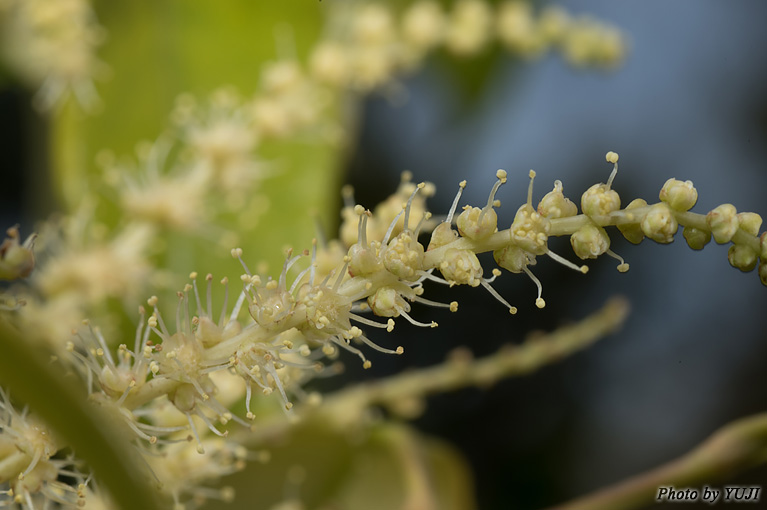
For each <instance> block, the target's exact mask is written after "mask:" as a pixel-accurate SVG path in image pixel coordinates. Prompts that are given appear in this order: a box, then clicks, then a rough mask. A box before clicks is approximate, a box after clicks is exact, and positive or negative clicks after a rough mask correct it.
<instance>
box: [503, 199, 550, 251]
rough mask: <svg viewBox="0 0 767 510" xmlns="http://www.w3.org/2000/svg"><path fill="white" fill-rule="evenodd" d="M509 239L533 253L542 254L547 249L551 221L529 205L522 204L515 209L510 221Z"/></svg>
mask: <svg viewBox="0 0 767 510" xmlns="http://www.w3.org/2000/svg"><path fill="white" fill-rule="evenodd" d="M510 230H511V241H512V242H513V243H514V244H516V245H517V246H519V247H520V248H522V249H523V250H525V251H526V252H529V253H532V254H533V255H543V254H544V253H546V251H547V249H548V248H547V246H546V243H547V242H548V239H549V231H550V230H551V223H550V222H549V220H548V219H547V218H545V217H544V216H541V215H540V214H538V213H537V212H535V210H534V209H533V208H532V206H530V205H529V204H524V205H522V206H520V208H519V209H518V210H517V214H516V215H515V216H514V221H513V222H512V223H511V229H510Z"/></svg>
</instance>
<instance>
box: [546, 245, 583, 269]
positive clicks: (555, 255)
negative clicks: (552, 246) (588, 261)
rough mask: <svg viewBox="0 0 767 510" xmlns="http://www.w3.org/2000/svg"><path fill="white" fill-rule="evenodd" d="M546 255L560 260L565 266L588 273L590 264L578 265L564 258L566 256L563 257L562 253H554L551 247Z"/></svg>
mask: <svg viewBox="0 0 767 510" xmlns="http://www.w3.org/2000/svg"><path fill="white" fill-rule="evenodd" d="M546 255H548V256H549V257H551V259H553V260H554V261H555V262H559V263H560V264H562V265H563V266H565V267H569V268H570V269H573V270H575V271H578V272H579V273H583V274H586V273H588V272H589V266H587V265H585V264H584V265H582V266H576V265H575V264H573V263H572V262H570V261H569V260H567V259H566V258H564V257H562V256H560V255H557V254H556V253H554V252H553V251H551V250H549V249H547V250H546Z"/></svg>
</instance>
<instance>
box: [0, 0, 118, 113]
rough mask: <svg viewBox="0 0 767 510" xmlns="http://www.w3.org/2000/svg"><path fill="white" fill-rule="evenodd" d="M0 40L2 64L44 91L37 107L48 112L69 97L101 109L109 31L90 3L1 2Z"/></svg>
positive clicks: (70, 0)
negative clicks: (102, 52) (102, 53)
mask: <svg viewBox="0 0 767 510" xmlns="http://www.w3.org/2000/svg"><path fill="white" fill-rule="evenodd" d="M0 34H2V35H1V36H0V51H2V56H3V59H4V60H5V61H6V62H7V63H8V65H9V66H10V67H11V68H12V69H14V70H15V71H16V72H18V73H19V75H20V76H21V77H23V78H24V79H25V80H27V81H28V82H29V83H30V84H31V85H32V86H34V87H37V88H38V89H39V90H38V93H37V97H36V98H35V103H36V106H38V107H39V108H41V109H49V108H51V107H52V106H54V105H55V104H57V103H58V102H59V101H60V100H61V99H62V98H63V97H64V96H65V95H66V94H67V93H68V92H70V91H71V92H72V93H74V95H75V97H76V98H77V100H78V101H79V102H80V104H82V105H83V106H84V107H85V108H93V107H95V106H96V105H97V104H98V95H97V94H96V90H95V88H94V85H93V79H94V78H95V77H97V76H98V75H99V74H103V73H104V64H103V63H101V62H100V61H99V60H98V58H97V57H96V49H97V48H98V47H99V46H100V45H101V43H102V42H103V40H104V29H103V28H102V27H101V26H100V25H99V24H98V21H97V20H96V17H95V15H94V13H93V10H92V8H91V6H90V3H89V2H88V1H87V0H3V1H0Z"/></svg>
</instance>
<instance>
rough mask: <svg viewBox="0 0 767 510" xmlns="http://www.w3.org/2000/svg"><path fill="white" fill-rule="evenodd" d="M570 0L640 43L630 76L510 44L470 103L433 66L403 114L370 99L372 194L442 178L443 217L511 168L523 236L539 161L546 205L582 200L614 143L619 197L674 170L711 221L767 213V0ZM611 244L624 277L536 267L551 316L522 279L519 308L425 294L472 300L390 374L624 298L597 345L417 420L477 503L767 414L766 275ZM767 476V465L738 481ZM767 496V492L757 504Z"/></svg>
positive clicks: (366, 138) (538, 499)
mask: <svg viewBox="0 0 767 510" xmlns="http://www.w3.org/2000/svg"><path fill="white" fill-rule="evenodd" d="M567 8H568V9H570V10H571V11H572V12H588V13H593V14H595V15H598V16H600V17H601V18H602V19H606V20H609V21H611V22H613V23H615V24H616V25H617V26H619V27H621V28H622V29H623V30H625V32H626V33H627V34H628V36H629V38H630V46H631V50H630V53H629V56H628V58H627V60H626V62H625V64H624V65H623V66H622V67H621V68H619V69H618V70H616V71H615V72H605V73H599V72H593V71H586V72H583V71H578V70H574V69H572V68H570V67H568V66H567V65H566V64H564V63H563V62H562V60H561V59H560V58H558V57H555V56H550V57H548V58H546V59H544V60H543V61H541V62H533V63H531V64H526V63H524V62H523V63H520V62H518V61H514V62H512V61H510V60H509V59H507V58H506V57H505V56H504V55H502V54H500V53H499V54H498V55H497V58H495V59H494V65H493V66H492V69H491V70H490V71H489V72H488V75H487V76H486V78H485V81H484V85H483V87H482V88H481V90H480V91H479V92H475V91H467V90H465V89H461V88H459V87H458V86H456V80H454V79H453V76H454V73H455V72H456V70H455V68H453V67H450V66H449V65H446V64H445V63H444V62H442V61H440V60H438V59H434V60H432V61H430V65H429V66H428V67H427V68H426V69H425V70H423V72H421V73H419V74H418V75H417V76H415V77H413V78H412V79H411V80H409V81H408V82H407V85H408V93H409V100H408V101H407V102H405V103H404V104H402V105H398V106H393V105H392V104H391V102H389V101H387V100H386V99H384V98H376V97H373V98H370V99H369V100H368V101H367V103H366V109H365V117H364V118H365V122H364V125H363V128H362V131H361V135H360V142H359V144H358V146H357V150H356V153H355V156H354V158H353V161H352V164H351V168H350V173H349V179H348V181H349V182H350V183H352V184H353V185H354V187H355V191H356V198H357V200H358V201H359V202H360V203H362V204H365V205H367V206H368V207H370V206H372V205H373V204H376V203H378V202H379V201H380V200H381V199H383V198H384V196H385V195H386V194H387V193H388V191H389V190H392V189H394V188H395V186H396V184H397V182H398V179H399V173H400V172H401V171H402V170H405V169H409V170H412V171H413V172H414V174H415V179H416V180H427V181H432V182H434V183H436V184H437V185H438V193H437V196H436V197H434V198H433V199H432V201H431V210H432V211H438V212H443V211H446V210H447V209H448V208H449V207H450V203H451V202H452V199H453V197H454V193H455V191H456V190H457V183H458V182H459V181H461V180H462V179H467V180H468V185H467V187H466V190H465V192H464V195H463V198H462V201H461V204H462V205H463V204H464V203H471V204H473V205H476V204H482V203H484V202H485V201H486V200H487V198H486V197H487V193H488V191H489V190H490V188H491V187H492V185H493V182H494V181H495V170H496V169H497V168H503V169H505V170H507V171H508V172H509V182H508V183H507V184H506V185H504V186H502V187H501V190H500V191H499V193H498V198H499V199H500V200H501V202H502V207H501V208H500V209H499V210H498V217H499V228H500V226H506V227H508V225H509V224H510V223H511V220H512V219H513V217H514V213H515V212H516V208H517V207H518V206H519V205H520V204H521V203H522V202H523V201H524V200H525V196H526V192H527V183H528V180H527V171H528V170H529V169H531V168H532V169H535V171H536V172H537V178H536V181H535V200H536V201H537V200H540V198H541V197H542V196H543V194H545V193H547V192H548V191H550V190H551V188H552V186H553V181H554V180H555V179H560V180H561V181H562V182H563V183H564V191H565V195H566V196H568V197H570V198H571V199H573V200H574V201H576V203H578V202H579V199H580V194H581V193H582V192H583V191H584V190H586V189H587V188H588V187H589V186H591V185H592V184H594V183H597V182H605V179H606V178H607V176H608V175H609V172H610V169H611V168H610V167H611V165H609V164H607V163H605V161H604V154H605V152H607V151H608V150H613V151H616V152H618V153H619V154H620V163H619V167H620V168H619V171H618V176H617V178H616V180H615V184H614V189H616V190H617V191H618V192H619V193H620V195H621V199H622V201H623V203H624V204H627V203H628V202H630V201H631V200H633V199H634V198H640V197H641V198H644V199H646V200H648V201H652V200H657V197H658V192H659V191H660V188H661V187H662V185H663V183H664V182H665V181H666V179H668V178H670V177H675V178H677V179H681V180H688V179H689V180H692V181H693V182H694V183H695V186H696V187H697V189H698V192H699V200H698V204H697V205H696V207H695V208H694V210H695V211H697V212H705V211H707V210H710V209H712V208H713V207H716V206H717V205H719V204H721V203H727V202H730V203H733V204H734V205H735V206H736V207H737V208H738V210H739V211H755V212H758V213H759V214H761V215H762V216H763V217H767V209H765V207H766V206H767V195H765V190H767V165H766V164H765V161H767V95H766V94H765V90H767V87H766V86H765V85H766V84H767V32H765V31H764V29H763V20H764V19H767V4H765V3H763V2H759V1H749V2H742V3H738V4H737V7H736V6H735V5H734V4H726V3H723V2H716V1H698V0H687V1H679V2H672V3H666V2H653V1H651V2H603V1H587V0H577V1H573V2H568V3H567ZM611 238H612V249H613V251H615V252H617V253H619V254H620V255H622V256H624V257H625V258H626V260H627V262H629V263H630V264H631V269H630V271H629V272H628V273H625V274H620V273H618V272H617V271H616V269H615V266H616V264H617V263H616V262H615V261H613V260H611V259H608V258H604V257H603V258H601V259H600V260H598V261H595V262H591V263H589V266H590V271H589V274H588V275H587V276H583V275H580V274H575V273H573V272H572V271H570V270H568V269H566V268H564V267H562V266H560V265H558V264H556V263H554V262H553V261H551V260H548V259H547V258H546V257H538V265H537V266H536V267H534V268H533V271H534V273H535V274H536V275H537V276H538V277H539V278H540V280H541V281H542V282H543V289H544V298H545V299H546V302H547V306H546V308H545V309H544V310H538V309H536V308H535V306H534V300H535V286H534V284H533V283H532V282H531V281H529V280H528V278H527V277H525V276H524V275H512V274H508V273H506V274H504V275H503V276H502V277H500V278H499V279H498V280H496V282H495V283H494V287H495V288H496V289H497V290H498V291H499V292H500V293H501V295H503V296H504V297H506V298H507V299H508V301H509V302H511V303H512V304H513V305H515V306H517V307H519V310H520V311H519V313H518V314H517V315H516V316H509V315H508V314H506V313H505V311H504V309H503V307H502V306H501V305H500V304H499V303H497V302H496V301H495V300H493V298H492V297H491V296H489V295H488V294H487V293H485V292H483V291H482V290H478V289H450V290H449V291H445V289H443V288H440V286H439V285H433V286H431V287H429V288H428V289H427V294H431V298H432V299H436V300H441V301H449V300H451V299H457V300H458V301H459V303H460V309H459V312H458V313H457V314H455V315H450V314H438V313H436V312H434V311H432V310H430V309H426V308H424V307H421V309H420V310H418V312H417V315H418V316H419V317H421V320H426V321H428V320H429V319H430V318H432V316H433V318H434V320H437V321H438V322H439V323H440V325H441V326H444V327H440V328H439V329H437V330H434V331H429V330H416V328H409V329H410V330H411V333H410V334H411V335H412V337H411V338H409V339H407V340H405V341H403V342H404V343H403V345H405V346H407V347H406V351H407V355H406V356H404V357H403V358H397V359H396V360H392V361H390V362H389V363H388V366H387V368H386V370H387V371H392V372H393V371H396V370H401V365H402V364H409V365H413V366H426V365H429V364H431V363H434V362H436V361H438V360H440V359H442V358H443V357H444V353H445V352H446V351H447V350H449V349H450V348H451V347H454V346H458V345H468V346H469V347H470V348H471V350H472V351H473V352H474V353H475V354H477V355H483V354H489V353H491V352H493V351H494V350H496V349H497V347H498V346H499V345H502V344H504V343H507V342H512V343H517V342H520V341H522V339H523V338H524V337H525V335H526V334H527V333H528V332H530V331H532V330H547V331H548V330H551V329H554V328H555V327H557V326H558V325H561V324H563V323H566V322H567V321H569V320H575V319H578V318H580V317H583V316H584V315H586V314H587V313H588V312H590V311H592V310H595V309H596V308H598V307H599V306H600V305H601V304H602V303H603V302H604V301H605V300H606V299H607V298H608V297H609V296H611V295H614V294H621V295H625V296H627V297H628V298H629V300H630V302H631V306H632V313H631V316H630V318H629V319H628V321H627V323H626V325H625V327H624V328H623V330H622V331H621V332H619V333H617V334H615V335H613V336H612V337H610V338H607V339H605V340H604V341H602V342H600V343H597V344H596V345H595V346H594V347H592V348H591V349H588V350H587V351H585V352H582V353H580V354H576V355H575V356H573V357H571V358H568V359H566V360H564V361H563V362H561V363H559V364H557V365H555V366H550V367H548V368H544V369H543V370H541V371H540V372H539V373H536V374H534V375H532V376H529V377H526V378H523V379H514V380H508V381H506V382H503V383H501V384H499V385H497V386H496V387H494V388H492V389H490V390H466V391H462V392H458V393H453V394H448V395H443V396H440V397H438V398H433V399H430V401H429V407H428V412H427V413H426V415H425V416H424V417H423V418H421V419H419V420H417V422H416V423H417V425H418V427H419V428H420V429H421V430H422V431H424V432H426V433H429V434H433V435H437V436H440V437H444V438H447V439H449V440H450V441H451V442H452V443H453V444H455V445H458V446H459V448H460V450H461V452H462V453H463V454H464V455H465V456H466V457H467V459H468V460H469V462H470V464H471V466H472V469H473V471H474V473H475V483H476V488H477V494H478V499H479V502H480V508H482V509H506V508H519V509H533V508H540V507H542V506H546V505H551V504H554V503H556V502H559V501H564V500H567V499H570V498H572V497H574V496H576V495H579V494H583V493H586V492H589V491H592V490H595V489H597V488H599V487H602V486H605V485H609V484H611V483H615V482H617V481H619V480H621V479H623V478H626V477H628V476H630V475H632V474H636V473H640V472H643V471H645V470H648V469H650V468H652V467H654V466H656V465H659V464H661V463H663V462H666V461H669V460H671V459H673V458H675V457H678V456H680V455H682V454H683V453H685V452H687V451H688V450H690V449H691V448H692V447H693V446H694V445H696V444H698V443H700V442H701V441H702V440H703V439H704V438H706V437H707V436H708V435H709V434H711V433H712V432H713V431H714V430H715V429H717V428H718V427H720V426H722V425H723V424H725V423H727V422H729V421H731V420H734V419H737V418H739V417H743V416H747V415H749V414H752V413H757V412H761V411H764V410H765V408H766V407H767V335H766V334H765V329H764V324H763V320H762V316H763V314H764V311H765V309H767V308H766V307H767V295H766V294H765V288H764V287H763V286H762V285H761V284H760V283H759V281H758V279H757V278H756V275H755V274H754V273H749V274H743V273H741V272H740V271H738V270H736V269H733V268H732V267H730V266H729V264H728V262H727V249H726V247H724V246H718V245H716V244H715V243H713V242H712V243H711V244H710V245H709V246H707V247H706V248H705V249H704V250H703V251H701V252H693V251H692V250H691V249H690V248H689V247H688V246H687V245H686V243H685V242H684V239H683V238H682V237H681V236H678V239H677V240H676V241H675V242H674V243H673V244H671V245H667V246H661V245H659V244H656V243H654V242H653V241H649V240H645V241H644V242H643V243H642V244H641V245H639V246H634V245H631V244H630V243H628V242H627V241H626V240H625V239H623V237H622V236H621V235H619V234H618V233H617V232H615V231H613V232H611ZM558 241H559V242H554V241H552V242H551V243H550V246H551V247H552V249H553V250H554V251H556V252H557V253H559V254H563V255H565V256H567V257H568V258H570V259H573V258H574V257H573V256H572V255H571V250H570V247H569V243H568V241H567V240H566V239H564V240H558ZM491 262H492V261H488V262H487V264H485V267H486V268H488V269H486V272H487V271H489V268H490V267H493V266H492V264H491ZM440 293H442V295H440ZM403 326H404V325H403ZM405 329H406V328H405V327H402V328H400V327H399V326H398V329H397V331H398V334H400V335H402V334H404V333H403V331H404V330H405ZM382 361H384V360H377V363H376V365H375V366H374V369H375V368H380V367H381V365H382ZM367 375H368V374H363V376H367ZM765 480H767V469H764V468H762V469H761V470H760V471H758V472H753V473H750V474H749V475H745V476H743V477H742V478H741V479H739V480H736V481H732V483H741V484H747V483H750V484H759V483H761V484H762V485H763V484H764V481H765ZM766 505H767V498H763V499H762V502H761V503H760V505H754V506H759V507H760V508H767V506H766ZM699 506H700V508H707V507H708V505H705V504H703V503H700V504H699ZM669 507H670V508H671V507H672V505H670V504H669ZM686 507H687V506H686ZM689 507H690V508H693V507H695V505H689Z"/></svg>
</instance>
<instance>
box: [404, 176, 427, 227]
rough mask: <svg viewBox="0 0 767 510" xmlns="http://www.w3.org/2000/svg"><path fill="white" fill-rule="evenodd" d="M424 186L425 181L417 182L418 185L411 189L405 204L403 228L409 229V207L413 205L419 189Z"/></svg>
mask: <svg viewBox="0 0 767 510" xmlns="http://www.w3.org/2000/svg"><path fill="white" fill-rule="evenodd" d="M425 186H426V183H425V182H419V183H418V185H417V186H416V187H415V189H414V190H413V193H412V194H411V195H410V198H409V199H408V201H407V205H405V222H404V226H403V230H410V207H411V206H412V205H413V199H415V196H416V194H418V191H419V190H422V189H423V188H424V187H425Z"/></svg>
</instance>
